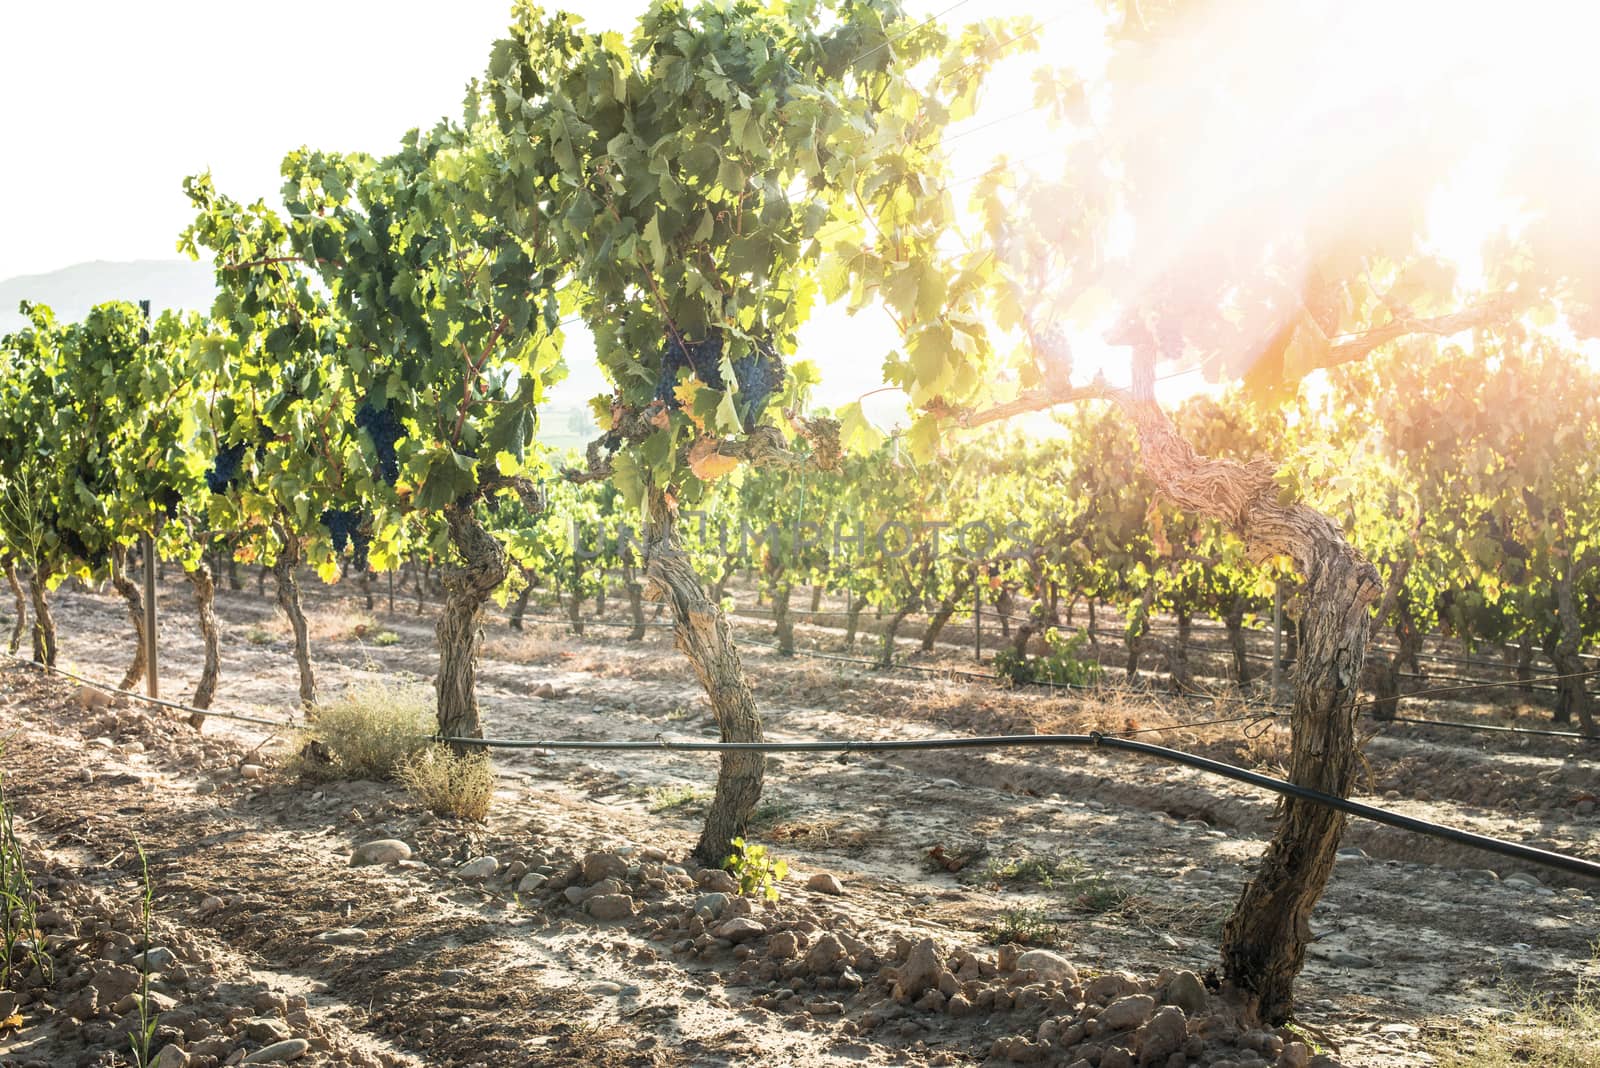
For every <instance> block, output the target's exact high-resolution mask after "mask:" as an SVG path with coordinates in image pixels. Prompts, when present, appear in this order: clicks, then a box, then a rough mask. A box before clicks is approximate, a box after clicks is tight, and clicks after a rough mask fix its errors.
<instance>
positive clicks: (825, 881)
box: [806, 871, 844, 897]
mask: <svg viewBox="0 0 1600 1068" xmlns="http://www.w3.org/2000/svg"><path fill="white" fill-rule="evenodd" d="M806 889H807V890H815V891H817V892H818V893H821V894H833V895H834V896H835V897H837V896H838V895H840V894H842V893H844V884H843V883H841V882H840V881H839V879H838V877H837V876H835V875H832V874H830V873H828V872H825V871H819V872H817V874H815V875H813V876H812V877H811V878H809V879H807V880H806Z"/></svg>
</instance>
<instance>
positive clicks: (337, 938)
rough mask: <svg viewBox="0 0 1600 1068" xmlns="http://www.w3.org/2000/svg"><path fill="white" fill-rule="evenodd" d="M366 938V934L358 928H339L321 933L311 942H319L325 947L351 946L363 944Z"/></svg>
mask: <svg viewBox="0 0 1600 1068" xmlns="http://www.w3.org/2000/svg"><path fill="white" fill-rule="evenodd" d="M368 937H369V936H368V934H367V932H365V931H363V930H362V929H361V928H359V927H340V928H338V929H336V930H332V931H323V932H322V933H321V934H319V935H317V936H316V938H314V939H312V941H314V942H321V943H322V944H323V945H325V946H353V945H357V944H358V943H361V942H365V941H366V940H367V938H368Z"/></svg>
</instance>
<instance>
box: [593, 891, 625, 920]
mask: <svg viewBox="0 0 1600 1068" xmlns="http://www.w3.org/2000/svg"><path fill="white" fill-rule="evenodd" d="M583 908H584V911H585V912H587V913H588V914H589V915H591V916H593V917H594V918H595V919H597V920H623V919H627V918H628V917H629V916H632V915H633V898H631V897H629V896H628V895H627V894H596V895H594V896H593V897H591V898H589V899H588V900H587V901H585V902H584V903H583Z"/></svg>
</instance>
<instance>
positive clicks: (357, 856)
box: [350, 838, 411, 867]
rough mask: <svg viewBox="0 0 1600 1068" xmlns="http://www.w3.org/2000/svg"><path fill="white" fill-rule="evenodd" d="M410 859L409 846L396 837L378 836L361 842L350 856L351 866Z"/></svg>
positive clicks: (393, 862) (391, 862)
mask: <svg viewBox="0 0 1600 1068" xmlns="http://www.w3.org/2000/svg"><path fill="white" fill-rule="evenodd" d="M410 859H411V847H410V846H408V845H406V844H405V843H404V842H402V841H400V839H398V838H380V839H378V840H377V841H375V842H363V843H362V844H361V845H358V846H356V849H355V852H354V853H353V854H351V856H350V864H351V866H352V867H353V866H355V865H358V864H397V863H399V862H400V861H402V860H410Z"/></svg>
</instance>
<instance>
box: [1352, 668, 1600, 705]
mask: <svg viewBox="0 0 1600 1068" xmlns="http://www.w3.org/2000/svg"><path fill="white" fill-rule="evenodd" d="M1595 675H1600V668H1592V669H1590V670H1588V671H1573V672H1570V673H1568V674H1566V675H1553V676H1551V679H1550V681H1552V682H1559V681H1562V680H1564V679H1585V678H1590V677H1592V676H1595ZM1521 685H1522V683H1521V682H1520V681H1518V680H1517V679H1501V680H1499V681H1497V682H1469V683H1466V684H1464V685H1460V686H1435V687H1432V688H1431V689H1427V690H1417V691H1415V692H1414V693H1405V694H1400V696H1401V697H1431V696H1433V695H1434V694H1441V693H1460V692H1462V691H1464V690H1499V689H1505V688H1506V687H1509V686H1521ZM1383 700H1385V699H1384V698H1371V699H1369V700H1365V701H1357V702H1356V707H1357V708H1364V707H1371V706H1373V705H1376V704H1379V703H1381V702H1382V701H1383Z"/></svg>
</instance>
